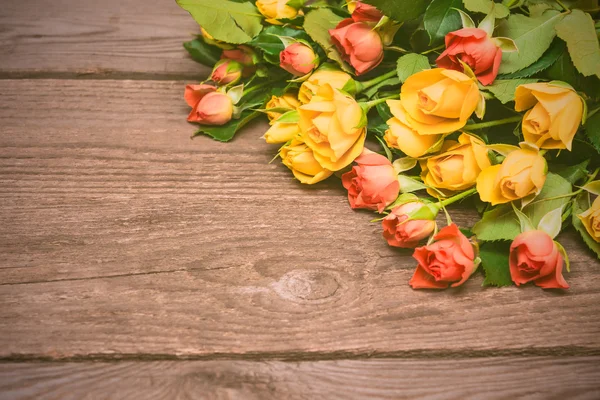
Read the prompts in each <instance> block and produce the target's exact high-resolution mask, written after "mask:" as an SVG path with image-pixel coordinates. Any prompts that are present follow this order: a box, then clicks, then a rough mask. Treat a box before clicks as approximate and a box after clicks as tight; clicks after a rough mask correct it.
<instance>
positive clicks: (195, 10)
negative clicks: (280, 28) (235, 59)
mask: <svg viewBox="0 0 600 400" xmlns="http://www.w3.org/2000/svg"><path fill="white" fill-rule="evenodd" d="M177 4H179V6H180V7H181V8H183V9H184V10H186V11H187V12H189V13H190V14H191V15H192V17H194V19H195V20H196V22H198V24H200V26H202V28H204V30H206V31H207V32H208V33H209V34H210V35H211V36H212V37H214V38H215V39H217V40H222V41H224V42H227V43H247V42H249V41H250V40H252V38H253V37H255V36H256V35H258V34H259V33H260V31H261V29H262V24H261V21H262V16H261V15H260V13H259V12H258V10H257V9H256V7H254V5H253V4H252V3H250V2H246V3H237V2H234V1H230V0H219V1H215V0H177Z"/></svg>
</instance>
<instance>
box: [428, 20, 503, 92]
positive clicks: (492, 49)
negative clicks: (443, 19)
mask: <svg viewBox="0 0 600 400" xmlns="http://www.w3.org/2000/svg"><path fill="white" fill-rule="evenodd" d="M459 60H462V62H464V63H465V64H467V65H468V66H469V67H471V69H472V70H473V72H474V73H475V76H477V79H478V80H479V82H481V84H482V85H489V84H491V83H492V82H494V79H496V76H497V75H498V69H499V68H500V62H501V61H502V50H501V49H500V48H499V47H498V46H497V45H496V43H495V42H494V41H493V40H492V38H490V37H489V36H488V35H487V33H486V31H484V30H483V29H479V28H463V29H459V30H457V31H454V32H450V33H449V34H447V35H446V50H445V51H444V52H443V53H442V54H440V56H439V57H438V58H437V60H436V63H437V65H438V67H440V68H446V69H454V70H456V71H460V72H463V69H464V68H463V66H462V65H461V63H460V61H459Z"/></svg>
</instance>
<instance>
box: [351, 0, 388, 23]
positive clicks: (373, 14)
mask: <svg viewBox="0 0 600 400" xmlns="http://www.w3.org/2000/svg"><path fill="white" fill-rule="evenodd" d="M381 18H383V13H382V12H381V11H379V10H378V9H376V8H375V7H373V6H372V5H369V4H365V3H361V2H360V1H357V2H356V8H355V9H354V11H353V12H352V19H353V20H354V21H356V22H379V20H380V19H381Z"/></svg>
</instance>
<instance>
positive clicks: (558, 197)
mask: <svg viewBox="0 0 600 400" xmlns="http://www.w3.org/2000/svg"><path fill="white" fill-rule="evenodd" d="M598 172H600V168H596V170H595V171H594V172H593V173H592V174H591V175H590V176H589V178H588V180H587V181H585V183H584V184H583V185H582V186H585V185H587V184H588V183H590V182H592V181H593V180H594V179H596V175H598ZM581 192H583V187H581V188H579V190H576V191H574V192H572V193H567V194H563V195H560V196H554V197H548V198H547V199H541V200H538V201H532V202H531V203H529V204H528V205H532V204H536V203H541V202H543V201H550V200H558V199H564V198H565V197H573V196H577V195H578V194H579V193H581Z"/></svg>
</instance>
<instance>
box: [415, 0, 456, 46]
mask: <svg viewBox="0 0 600 400" xmlns="http://www.w3.org/2000/svg"><path fill="white" fill-rule="evenodd" d="M461 6H462V0H433V1H432V2H431V4H430V5H429V7H427V11H425V16H424V17H423V24H424V26H425V30H426V31H427V33H428V34H429V38H430V41H429V43H430V44H432V45H435V44H437V43H441V42H443V41H444V37H445V36H446V34H447V33H448V32H452V31H455V30H457V29H460V28H461V27H462V25H461V20H460V14H459V13H458V11H456V10H455V8H458V9H460V8H461Z"/></svg>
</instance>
